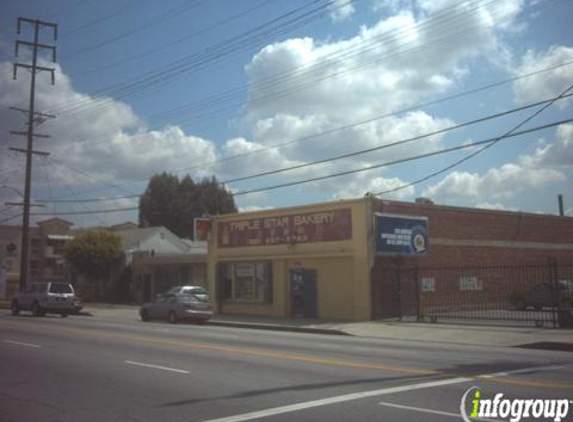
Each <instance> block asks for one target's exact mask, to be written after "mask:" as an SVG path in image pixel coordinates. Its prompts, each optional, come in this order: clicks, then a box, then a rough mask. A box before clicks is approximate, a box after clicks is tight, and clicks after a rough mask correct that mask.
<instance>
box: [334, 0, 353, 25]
mask: <svg viewBox="0 0 573 422" xmlns="http://www.w3.org/2000/svg"><path fill="white" fill-rule="evenodd" d="M328 9H329V10H330V19H332V21H333V22H342V21H345V20H348V19H350V17H351V16H352V15H353V14H354V12H355V11H356V9H354V5H353V4H352V3H350V1H349V0H338V1H337V2H334V3H331V4H330V5H329V6H328Z"/></svg>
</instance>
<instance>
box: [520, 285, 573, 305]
mask: <svg viewBox="0 0 573 422" xmlns="http://www.w3.org/2000/svg"><path fill="white" fill-rule="evenodd" d="M513 303H514V305H515V309H518V310H525V309H527V308H530V307H532V308H533V309H535V310H536V311H540V310H542V309H543V308H545V307H548V308H552V307H554V306H558V307H559V308H560V309H564V310H565V309H572V307H573V282H571V281H558V282H557V283H555V285H554V286H553V285H552V283H539V284H536V285H535V286H534V287H533V288H532V289H531V290H528V291H526V292H525V293H523V294H517V295H516V296H515V297H514V298H513Z"/></svg>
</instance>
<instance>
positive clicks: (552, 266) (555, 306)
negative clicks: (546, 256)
mask: <svg viewBox="0 0 573 422" xmlns="http://www.w3.org/2000/svg"><path fill="white" fill-rule="evenodd" d="M549 273H550V275H551V315H552V317H553V328H557V316H558V315H559V299H557V300H555V299H556V298H555V296H556V294H557V262H556V261H555V258H553V259H550V260H549Z"/></svg>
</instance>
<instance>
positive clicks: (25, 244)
mask: <svg viewBox="0 0 573 422" xmlns="http://www.w3.org/2000/svg"><path fill="white" fill-rule="evenodd" d="M22 24H28V25H31V26H32V27H33V28H34V42H29V41H21V40H18V41H16V45H15V56H16V57H18V52H19V49H20V46H22V45H23V46H26V47H29V48H30V49H31V50H32V64H31V65H30V64H24V63H14V79H16V78H17V77H18V68H24V69H28V70H29V71H30V73H31V76H32V77H31V82H30V106H29V108H28V110H21V109H15V110H16V111H21V112H24V113H26V114H27V115H28V130H27V131H26V132H19V131H11V132H10V133H11V134H13V135H20V136H26V137H27V140H28V142H27V148H26V149H25V150H22V149H19V148H14V149H13V150H14V151H18V152H24V153H25V154H26V180H25V187H24V202H23V203H22V204H21V205H23V207H24V212H23V218H22V250H21V252H20V291H22V290H24V288H25V287H26V282H27V278H28V252H29V240H30V239H29V238H30V194H31V184H32V155H33V154H39V155H47V154H48V153H46V152H42V151H34V150H33V149H32V147H33V143H34V137H38V138H48V137H49V136H48V135H41V134H37V133H34V123H35V122H42V121H44V120H43V119H45V118H46V117H53V116H50V115H45V114H42V113H36V112H35V111H34V107H35V101H36V74H37V73H38V72H40V71H46V72H50V73H51V75H52V85H54V83H55V78H54V69H53V68H47V67H42V66H38V52H39V51H40V50H41V49H44V50H50V51H51V52H52V61H53V62H55V61H56V47H55V46H52V45H46V44H41V43H40V42H39V39H40V29H42V28H43V27H50V28H52V30H53V34H54V40H56V39H57V38H58V26H57V25H56V24H54V23H49V22H43V21H40V20H37V19H35V20H34V19H27V18H21V17H19V18H18V25H17V26H18V30H17V32H18V34H20V33H21V30H22ZM36 116H39V119H40V120H38V117H36Z"/></svg>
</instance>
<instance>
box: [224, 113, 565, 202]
mask: <svg viewBox="0 0 573 422" xmlns="http://www.w3.org/2000/svg"><path fill="white" fill-rule="evenodd" d="M571 122H573V119H565V120H561V121H558V122H553V123H549V124H546V125H542V126H537V127H535V128H532V129H527V130H523V131H520V132H514V133H511V134H509V135H507V136H503V137H496V138H490V139H486V140H484V141H479V142H472V143H470V144H463V145H459V146H457V147H452V148H446V149H442V150H439V151H433V152H430V153H426V154H420V155H415V156H412V157H408V158H402V159H399V160H395V161H389V162H386V163H382V164H375V165H372V166H368V167H361V168H358V169H353V170H347V171H342V172H338V173H332V174H328V175H325V176H319V177H313V178H309V179H304V180H298V181H295V182H289V183H282V184H279V185H274V186H266V187H262V188H255V189H250V190H245V191H240V192H233V196H240V195H247V194H250V193H257V192H266V191H269V190H275V189H280V188H285V187H290V186H297V185H302V184H306V183H310V182H317V181H321V180H326V179H331V178H334V177H339V176H347V175H350V174H356V173H361V172H364V171H369V170H375V169H378V168H381V167H389V166H392V165H396V164H402V163H406V162H409V161H415V160H420V159H423V158H428V157H433V156H436V155H441V154H447V153H449V152H454V151H459V150H462V149H468V148H474V147H476V146H478V145H483V144H490V143H497V142H499V141H501V140H502V139H507V138H510V137H515V136H520V135H525V134H527V133H531V132H536V131H539V130H544V129H548V128H551V127H554V126H558V125H562V124H565V123H571Z"/></svg>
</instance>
